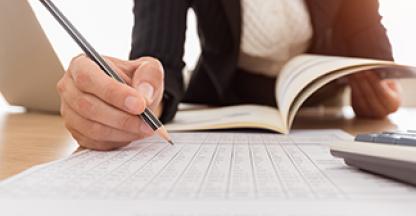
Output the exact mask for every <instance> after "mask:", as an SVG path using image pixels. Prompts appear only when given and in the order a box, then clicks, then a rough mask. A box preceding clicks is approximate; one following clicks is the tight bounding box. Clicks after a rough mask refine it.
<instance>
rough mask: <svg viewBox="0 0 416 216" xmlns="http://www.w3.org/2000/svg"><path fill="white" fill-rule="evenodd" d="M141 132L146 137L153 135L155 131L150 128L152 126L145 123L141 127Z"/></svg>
mask: <svg viewBox="0 0 416 216" xmlns="http://www.w3.org/2000/svg"><path fill="white" fill-rule="evenodd" d="M140 131H141V132H142V133H144V134H146V135H150V134H152V133H153V130H152V129H151V128H150V126H149V125H147V124H145V123H143V124H142V125H141V126H140Z"/></svg>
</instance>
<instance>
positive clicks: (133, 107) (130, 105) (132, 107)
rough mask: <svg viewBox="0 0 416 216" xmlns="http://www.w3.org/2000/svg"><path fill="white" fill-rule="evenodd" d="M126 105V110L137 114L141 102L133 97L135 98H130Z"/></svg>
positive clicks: (125, 102) (127, 99)
mask: <svg viewBox="0 0 416 216" xmlns="http://www.w3.org/2000/svg"><path fill="white" fill-rule="evenodd" d="M124 105H125V106H126V108H127V109H128V110H129V111H130V112H132V113H135V112H137V108H139V107H140V101H139V99H138V98H136V97H133V96H129V97H127V98H126V100H125V101H124Z"/></svg>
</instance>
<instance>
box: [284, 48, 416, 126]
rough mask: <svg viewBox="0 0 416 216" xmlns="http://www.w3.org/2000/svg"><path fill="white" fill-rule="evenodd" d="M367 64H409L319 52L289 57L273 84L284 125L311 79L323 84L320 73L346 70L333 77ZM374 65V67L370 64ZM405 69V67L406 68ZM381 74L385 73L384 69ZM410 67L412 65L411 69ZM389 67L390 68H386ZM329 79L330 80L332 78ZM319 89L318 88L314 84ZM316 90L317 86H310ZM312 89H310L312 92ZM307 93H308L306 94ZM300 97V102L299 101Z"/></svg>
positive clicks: (381, 66) (351, 71)
mask: <svg viewBox="0 0 416 216" xmlns="http://www.w3.org/2000/svg"><path fill="white" fill-rule="evenodd" d="M367 66H370V67H371V68H386V70H387V69H389V67H390V69H391V67H394V68H395V69H396V70H399V69H400V70H402V71H411V70H412V68H410V67H409V68H407V67H405V66H400V65H396V64H395V63H393V62H389V61H379V60H372V59H361V58H349V57H333V56H319V55H301V56H298V57H295V58H294V59H292V60H291V61H290V62H289V63H288V64H287V65H286V66H285V67H284V68H283V70H282V72H281V75H280V77H279V79H278V83H277V85H276V101H277V102H278V107H279V109H280V112H281V114H282V116H283V121H284V122H285V124H286V125H291V119H292V117H291V116H290V115H292V114H290V112H292V109H291V108H292V106H293V104H294V102H295V99H296V98H297V97H299V95H300V94H301V92H302V91H304V90H305V88H306V87H307V86H308V85H310V84H311V83H312V82H316V83H315V84H314V85H317V86H319V87H323V86H324V84H327V83H329V82H327V81H326V82H325V83H324V82H319V80H318V79H320V78H321V77H322V76H324V75H326V74H328V73H331V72H333V73H340V72H341V71H343V70H348V73H343V74H342V75H341V76H332V77H331V79H332V80H335V79H337V78H340V77H342V76H344V75H346V74H351V73H354V72H358V71H362V70H364V69H368V68H366V67H367ZM372 66H376V67H372ZM407 69H408V70H407ZM386 70H385V71H381V72H384V74H389V73H386ZM413 70H414V69H413ZM390 71H391V70H390ZM332 80H330V81H332ZM318 89H319V88H318ZM314 90H317V89H314ZM312 93H313V92H312ZM310 95H311V94H308V96H310ZM303 102H304V100H303V101H301V103H303Z"/></svg>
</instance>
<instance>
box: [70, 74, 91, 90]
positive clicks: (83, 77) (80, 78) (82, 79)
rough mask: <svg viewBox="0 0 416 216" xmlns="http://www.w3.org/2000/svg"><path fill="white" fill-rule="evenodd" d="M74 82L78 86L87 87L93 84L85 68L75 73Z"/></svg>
mask: <svg viewBox="0 0 416 216" xmlns="http://www.w3.org/2000/svg"><path fill="white" fill-rule="evenodd" d="M74 82H75V85H76V86H77V87H78V88H81V89H85V88H87V87H88V86H89V85H90V84H91V77H90V76H89V73H88V72H86V71H85V70H80V71H78V72H76V73H75V76H74Z"/></svg>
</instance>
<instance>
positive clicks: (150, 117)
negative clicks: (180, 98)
mask: <svg viewBox="0 0 416 216" xmlns="http://www.w3.org/2000/svg"><path fill="white" fill-rule="evenodd" d="M140 116H141V117H142V119H143V120H144V121H145V122H146V123H147V124H148V125H149V126H150V127H151V128H152V129H153V130H154V131H155V130H157V129H159V128H160V127H162V123H161V122H160V121H159V119H157V118H156V117H155V115H154V114H153V113H152V111H150V110H149V109H148V108H146V109H145V110H144V112H143V113H142V114H141V115H140Z"/></svg>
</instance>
